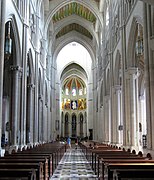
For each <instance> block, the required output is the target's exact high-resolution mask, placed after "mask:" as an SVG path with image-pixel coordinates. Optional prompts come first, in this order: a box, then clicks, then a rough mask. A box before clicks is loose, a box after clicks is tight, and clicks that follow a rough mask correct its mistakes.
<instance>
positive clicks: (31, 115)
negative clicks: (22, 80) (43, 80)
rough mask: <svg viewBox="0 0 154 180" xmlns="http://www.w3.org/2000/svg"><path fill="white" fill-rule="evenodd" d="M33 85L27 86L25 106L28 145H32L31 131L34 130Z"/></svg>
mask: <svg viewBox="0 0 154 180" xmlns="http://www.w3.org/2000/svg"><path fill="white" fill-rule="evenodd" d="M34 87H35V86H34V84H28V92H27V93H28V106H27V110H28V113H27V122H28V132H26V133H28V138H29V143H30V144H31V145H33V142H34V141H33V140H34V139H33V133H34V132H33V130H34V122H35V121H34Z"/></svg>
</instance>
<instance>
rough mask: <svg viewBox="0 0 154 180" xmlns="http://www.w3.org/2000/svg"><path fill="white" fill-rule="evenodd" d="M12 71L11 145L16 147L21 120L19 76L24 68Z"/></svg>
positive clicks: (13, 67)
mask: <svg viewBox="0 0 154 180" xmlns="http://www.w3.org/2000/svg"><path fill="white" fill-rule="evenodd" d="M10 70H11V71H12V73H13V80H12V81H13V87H12V114H11V143H12V145H14V146H16V145H17V142H18V129H17V128H18V120H19V117H18V115H19V113H18V109H19V106H20V105H19V76H20V74H19V73H20V72H22V68H21V67H19V66H11V67H10Z"/></svg>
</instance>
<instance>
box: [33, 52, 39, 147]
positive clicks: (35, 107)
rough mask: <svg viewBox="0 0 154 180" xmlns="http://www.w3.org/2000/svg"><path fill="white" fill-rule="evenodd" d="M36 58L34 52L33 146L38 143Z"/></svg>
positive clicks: (36, 54) (36, 55)
mask: <svg viewBox="0 0 154 180" xmlns="http://www.w3.org/2000/svg"><path fill="white" fill-rule="evenodd" d="M38 56H39V53H38V52H37V51H35V76H36V78H35V89H34V103H35V106H34V130H33V132H34V145H35V144H37V143H38V139H39V137H38V125H39V120H38Z"/></svg>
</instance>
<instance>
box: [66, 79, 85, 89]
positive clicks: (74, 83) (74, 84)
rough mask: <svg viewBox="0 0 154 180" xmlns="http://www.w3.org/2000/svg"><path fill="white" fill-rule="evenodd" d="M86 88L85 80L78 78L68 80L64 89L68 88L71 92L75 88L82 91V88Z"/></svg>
mask: <svg viewBox="0 0 154 180" xmlns="http://www.w3.org/2000/svg"><path fill="white" fill-rule="evenodd" d="M84 87H85V84H84V82H83V80H82V79H80V78H79V77H77V76H75V77H69V78H67V79H66V80H65V83H64V85H63V89H66V88H68V89H69V90H71V89H73V88H76V89H80V88H84Z"/></svg>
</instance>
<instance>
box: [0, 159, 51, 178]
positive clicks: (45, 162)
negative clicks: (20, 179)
mask: <svg viewBox="0 0 154 180" xmlns="http://www.w3.org/2000/svg"><path fill="white" fill-rule="evenodd" d="M40 162H41V163H42V164H43V176H44V179H45V180H48V179H49V177H50V168H51V167H49V166H48V165H49V163H50V164H51V161H50V160H48V159H47V158H38V157H37V158H36V157H35V158H32V157H31V158H29V159H28V158H25V156H22V157H14V156H11V157H10V158H0V166H1V165H2V164H3V163H6V164H9V163H22V164H25V163H29V164H33V163H40Z"/></svg>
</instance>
